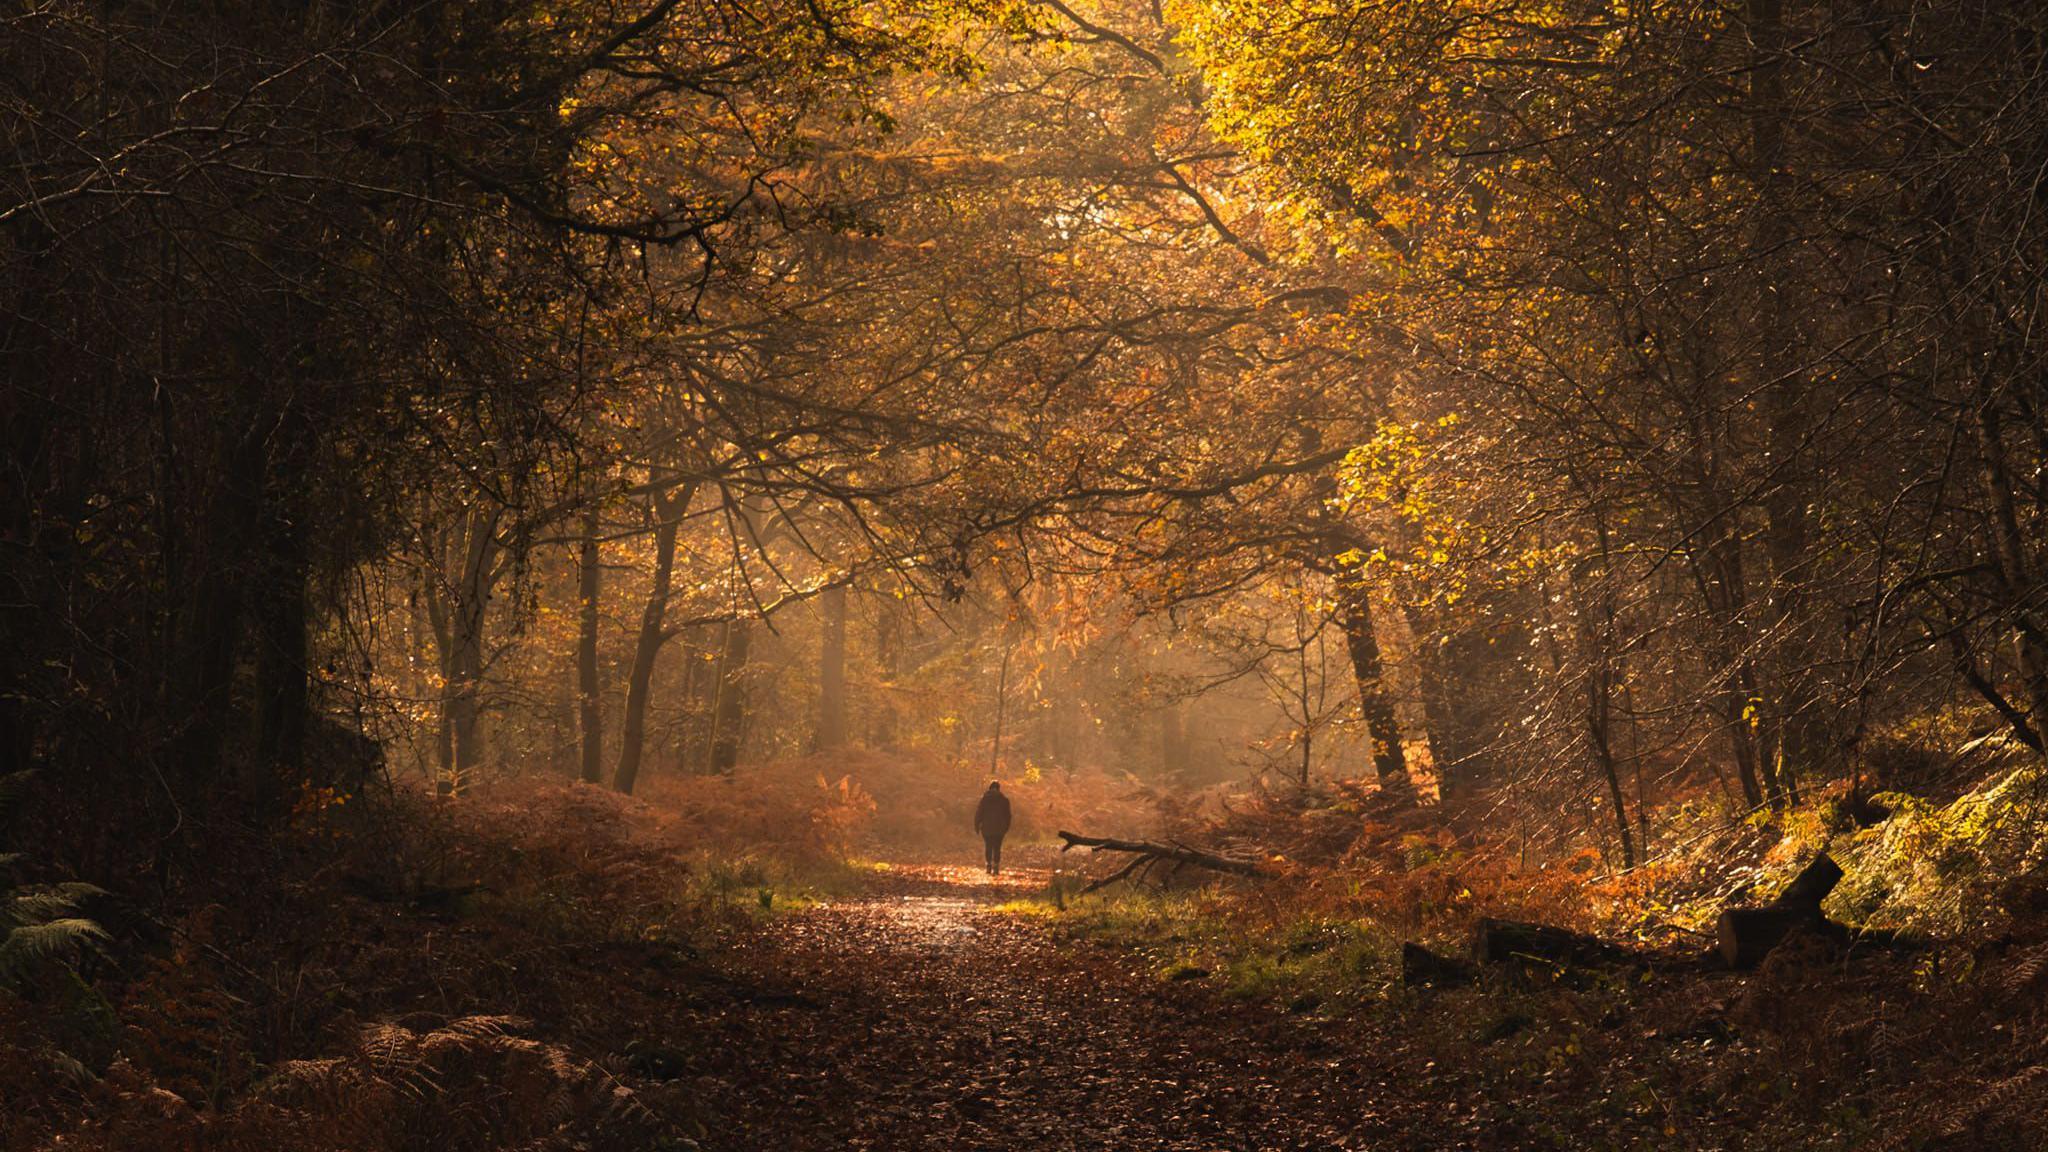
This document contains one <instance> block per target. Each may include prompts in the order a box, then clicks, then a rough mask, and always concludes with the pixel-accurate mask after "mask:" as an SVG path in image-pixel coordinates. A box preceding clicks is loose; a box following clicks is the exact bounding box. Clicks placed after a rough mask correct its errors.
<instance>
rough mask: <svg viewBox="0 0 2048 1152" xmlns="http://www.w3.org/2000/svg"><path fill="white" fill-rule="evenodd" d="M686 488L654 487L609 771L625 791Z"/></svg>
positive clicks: (636, 754)
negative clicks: (646, 571) (639, 600)
mask: <svg viewBox="0 0 2048 1152" xmlns="http://www.w3.org/2000/svg"><path fill="white" fill-rule="evenodd" d="M691 494H692V493H691V490H690V489H689V488H684V489H683V490H682V491H681V492H680V493H679V494H678V495H677V496H676V497H675V498H673V499H671V498H669V497H666V496H663V495H661V494H659V493H657V494H656V495H655V496H654V498H653V499H654V508H653V512H654V516H655V525H654V586H653V588H652V589H651V590H650V591H649V592H648V594H647V605H646V607H645V608H643V609H641V612H640V635H639V639H638V640H637V641H636V642H635V643H634V645H633V669H632V672H631V673H630V674H629V676H628V678H627V681H626V714H625V718H624V720H623V721H622V722H621V723H620V726H619V764H618V768H617V769H616V770H615V771H614V773H613V774H612V787H614V788H616V789H618V790H619V791H621V792H625V793H631V792H632V791H633V785H634V783H635V782H636V781H637V780H638V779H639V778H640V759H641V755H642V753H643V751H644V750H645V748H646V744H647V697H648V694H649V693H650V692H651V691H652V689H653V686H654V663H655V660H656V659H657V658H659V657H660V656H661V646H662V644H663V642H664V641H666V640H667V639H668V636H667V633H666V632H664V631H663V621H664V620H665V619H666V618H667V615H668V597H669V585H670V583H671V581H672V580H673V578H674V574H675V564H676V529H677V526H678V523H679V520H680V518H681V516H682V513H683V511H684V510H685V509H687V508H688V507H689V505H690V496H691Z"/></svg>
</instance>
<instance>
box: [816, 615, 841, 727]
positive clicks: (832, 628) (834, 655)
mask: <svg viewBox="0 0 2048 1152" xmlns="http://www.w3.org/2000/svg"><path fill="white" fill-rule="evenodd" d="M818 607H819V610H820V614H821V619H820V621H819V624H820V628H819V645H818V730H817V735H816V744H817V747H818V749H819V750H820V751H829V750H831V749H834V748H840V747H843V746H844V745H845V744H846V585H844V584H834V585H833V586H832V587H830V588H827V589H825V591H824V592H823V594H821V595H820V596H819V597H818Z"/></svg>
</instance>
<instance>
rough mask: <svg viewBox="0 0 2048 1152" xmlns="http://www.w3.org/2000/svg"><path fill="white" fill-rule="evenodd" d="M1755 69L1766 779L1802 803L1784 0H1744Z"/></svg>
mask: <svg viewBox="0 0 2048 1152" xmlns="http://www.w3.org/2000/svg"><path fill="white" fill-rule="evenodd" d="M1746 9H1747V10H1746V13H1745V15H1746V19H1747V23H1748V26H1749V29H1748V30H1749V41H1750V46H1751V66H1750V71H1749V84H1750V92H1749V115H1750V153H1751V155H1750V163H1751V166H1752V174H1751V175H1752V180H1753V182H1754V183H1755V186H1756V190H1757V206H1756V211H1757V217H1756V227H1755V229H1754V230H1753V232H1752V234H1751V249H1752V250H1751V263H1752V269H1751V272H1752V274H1753V275H1754V277H1755V279H1756V285H1757V293H1756V296H1757V306H1758V317H1757V320H1758V323H1757V327H1756V339H1757V341H1758V348H1759V349H1760V352H1761V355H1760V356H1759V358H1758V364H1759V366H1760V370H1761V375H1762V377H1763V379H1762V381H1761V384H1762V395H1763V399H1764V411H1765V413H1766V414H1767V418H1768V420H1769V422H1770V428H1769V431H1768V433H1767V440H1768V445H1769V452H1770V465H1771V467H1772V469H1773V470H1774V471H1775V473H1776V474H1775V476H1774V477H1773V478H1772V480H1773V482H1772V484H1771V486H1770V488H1769V489H1768V490H1767V492H1766V495H1765V497H1764V513H1765V517H1766V529H1765V532H1764V547H1765V550H1766V554H1767V556H1768V559H1769V561H1770V567H1771V584H1770V591H1769V595H1768V603H1767V605H1766V607H1767V608H1768V610H1769V613H1770V625H1771V633H1772V639H1773V642H1774V647H1775V649H1776V651H1775V659H1774V660H1772V662H1771V669H1770V671H1771V675H1772V680H1773V684H1772V695H1773V697H1774V699H1773V701H1772V702H1771V703H1772V711H1773V712H1774V713H1775V717H1774V718H1775V719H1776V721H1777V724H1776V727H1777V736H1778V740H1777V745H1778V748H1777V752H1778V755H1777V757H1776V762H1775V764H1774V765H1766V770H1765V784H1766V786H1767V787H1769V786H1771V785H1773V784H1775V785H1776V787H1777V788H1778V789H1780V790H1782V792H1783V793H1784V797H1785V799H1786V800H1788V801H1791V802H1794V803H1796V802H1797V801H1798V783H1797V780H1798V774H1799V773H1801V772H1807V773H1811V772H1815V771H1817V770H1819V769H1820V768H1821V767H1822V766H1821V765H1820V764H1819V762H1818V761H1819V758H1820V756H1821V754H1822V747H1821V743H1820V741H1819V740H1818V739H1817V738H1816V733H1815V724H1814V717H1813V708H1812V703H1813V702H1812V700H1811V698H1810V697H1811V695H1812V678H1813V669H1812V667H1811V665H1812V653H1811V649H1810V646H1809V645H1808V643H1807V642H1806V633H1805V629H1804V627H1803V619H1802V617H1803V610H1802V600H1803V597H1802V596H1801V593H1800V583H1801V581H1802V580H1803V579H1804V576H1803V573H1802V571H1801V569H1802V567H1803V566H1804V564H1805V562H1806V550H1807V499H1806V494H1807V485H1806V484H1805V482H1804V480H1803V474H1802V471H1801V470H1802V467H1803V460H1802V455H1803V453H1804V451H1805V440H1806V436H1807V427H1808V423H1809V421H1808V414H1807V405H1806V402H1805V397H1806V393H1807V386H1806V384H1807V382H1806V380H1805V378H1804V375H1803V374H1802V373H1801V372H1800V371H1799V366H1798V360H1797V357H1798V349H1797V347H1796V346H1795V342H1794V339H1793V331H1792V325H1791V308H1790V305H1791V302H1790V299H1789V294H1790V293H1791V291H1792V288H1793V282H1794V281H1793V278H1792V277H1791V276H1789V275H1786V274H1785V273H1786V271H1787V270H1788V269H1789V267H1790V261H1789V260H1788V254H1787V253H1785V252H1783V251H1781V249H1782V248H1784V247H1785V245H1786V243H1787V241H1788V239H1789V237H1790V232H1789V229H1788V228H1787V220H1786V216H1785V212H1786V206H1785V204H1784V202H1783V200H1784V186H1785V179H1784V164H1785V117H1786V110H1785V61H1784V51H1785V27H1784V3H1783V0H1747V5H1746Z"/></svg>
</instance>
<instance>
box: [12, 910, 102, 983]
mask: <svg viewBox="0 0 2048 1152" xmlns="http://www.w3.org/2000/svg"><path fill="white" fill-rule="evenodd" d="M106 939H107V933H106V930H105V929H103V928H101V927H100V926H99V925H97V924H95V923H93V922H92V921H90V920H86V919H82V918H80V917H76V916H67V917H64V918H62V919H59V920H48V921H44V922H43V923H41V924H24V925H22V926H21V927H18V928H16V929H14V930H13V931H11V932H9V933H8V934H7V937H6V939H4V940H0V983H11V982H13V981H15V980H18V979H20V978H21V977H22V976H24V975H26V974H27V973H28V972H29V971H31V970H32V969H34V968H35V967H36V966H38V965H41V964H46V963H49V962H51V961H54V960H63V961H69V960H72V959H75V958H76V957H77V956H78V955H79V953H81V952H83V951H85V950H86V949H87V948H89V947H93V946H95V945H98V944H100V943H103V942H104V941H105V940H106Z"/></svg>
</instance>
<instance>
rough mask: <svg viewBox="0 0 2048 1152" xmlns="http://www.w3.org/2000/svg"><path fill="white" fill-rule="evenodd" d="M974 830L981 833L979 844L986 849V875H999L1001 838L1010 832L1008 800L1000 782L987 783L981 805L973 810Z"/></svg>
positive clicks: (1001, 865)
mask: <svg viewBox="0 0 2048 1152" xmlns="http://www.w3.org/2000/svg"><path fill="white" fill-rule="evenodd" d="M974 830H975V831H976V832H979V833H981V842H982V844H983V845H984V846H986V848H987V855H986V857H985V860H984V862H985V863H986V864H987V866H988V874H989V875H991V876H996V875H1000V874H1001V873H1002V870H1003V837H1004V835H1006V834H1007V833H1008V832H1009V831H1010V798H1009V797H1008V796H1005V795H1003V785H1002V782H1001V781H998V780H991V781H989V785H988V791H986V792H983V793H982V794H981V803H980V804H979V805H978V806H976V808H975V809H974Z"/></svg>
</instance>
